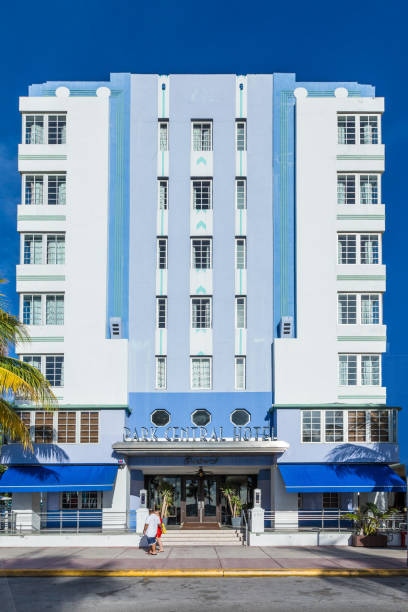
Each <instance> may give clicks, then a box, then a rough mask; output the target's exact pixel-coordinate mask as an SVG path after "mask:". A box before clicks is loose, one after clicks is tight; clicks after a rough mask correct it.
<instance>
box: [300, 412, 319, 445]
mask: <svg viewBox="0 0 408 612" xmlns="http://www.w3.org/2000/svg"><path fill="white" fill-rule="evenodd" d="M320 439H321V416H320V410H302V442H320Z"/></svg>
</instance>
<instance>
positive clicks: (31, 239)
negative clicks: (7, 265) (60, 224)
mask: <svg viewBox="0 0 408 612" xmlns="http://www.w3.org/2000/svg"><path fill="white" fill-rule="evenodd" d="M23 263H24V264H42V263H43V236H42V234H24V253H23Z"/></svg>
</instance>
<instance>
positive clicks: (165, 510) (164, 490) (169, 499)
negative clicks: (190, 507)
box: [159, 482, 174, 527]
mask: <svg viewBox="0 0 408 612" xmlns="http://www.w3.org/2000/svg"><path fill="white" fill-rule="evenodd" d="M159 493H160V495H161V507H160V515H161V517H162V521H163V523H164V524H165V526H166V527H167V522H168V520H169V509H170V507H171V506H172V505H173V497H174V490H173V487H172V486H171V485H170V484H168V483H167V482H162V484H161V486H160V489H159Z"/></svg>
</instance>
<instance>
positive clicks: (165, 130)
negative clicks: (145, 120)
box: [159, 121, 169, 151]
mask: <svg viewBox="0 0 408 612" xmlns="http://www.w3.org/2000/svg"><path fill="white" fill-rule="evenodd" d="M159 150H160V151H168V150H169V124H168V121H161V122H159Z"/></svg>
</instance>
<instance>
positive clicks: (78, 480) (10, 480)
mask: <svg viewBox="0 0 408 612" xmlns="http://www.w3.org/2000/svg"><path fill="white" fill-rule="evenodd" d="M117 471H118V466H117V465H24V466H21V467H20V466H13V467H9V468H8V469H7V470H6V471H5V472H4V473H3V474H2V475H1V476H0V491H2V492H4V493H24V492H29V491H32V492H34V491H110V490H111V489H112V488H113V483H114V482H115V478H116V473H117Z"/></svg>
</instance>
